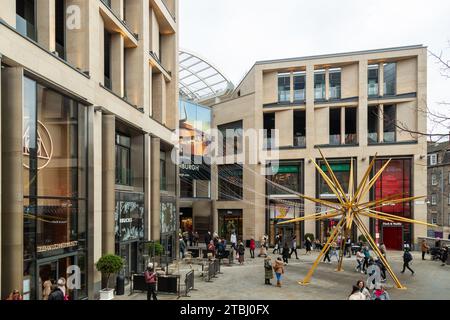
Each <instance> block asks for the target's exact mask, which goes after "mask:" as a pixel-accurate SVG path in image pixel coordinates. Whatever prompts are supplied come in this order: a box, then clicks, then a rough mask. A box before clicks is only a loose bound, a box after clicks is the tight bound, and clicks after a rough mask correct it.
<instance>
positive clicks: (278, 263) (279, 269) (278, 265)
mask: <svg viewBox="0 0 450 320" xmlns="http://www.w3.org/2000/svg"><path fill="white" fill-rule="evenodd" d="M273 270H274V271H275V275H276V277H277V287H279V288H281V280H282V275H283V274H284V263H283V261H282V260H281V258H280V257H278V258H277V260H275V262H274V264H273Z"/></svg>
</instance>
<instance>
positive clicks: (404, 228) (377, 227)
mask: <svg viewBox="0 0 450 320" xmlns="http://www.w3.org/2000/svg"><path fill="white" fill-rule="evenodd" d="M387 161H388V160H387V159H378V160H377V161H376V162H375V166H374V171H373V174H375V172H378V171H379V170H380V169H381V167H382V166H383V165H385V164H386V162H387ZM411 177H412V160H411V159H392V160H391V162H390V163H389V165H388V166H387V167H386V169H385V170H384V171H383V173H382V175H381V177H380V178H379V179H378V180H377V182H376V183H375V186H374V188H373V189H372V195H371V198H372V199H373V200H379V199H383V198H386V197H394V198H406V197H410V196H412V184H411ZM375 210H377V211H381V212H385V213H389V214H393V215H398V216H401V217H405V218H412V210H411V203H410V202H404V203H397V204H395V205H388V206H382V207H378V208H376V209H375ZM371 221H372V223H371V227H372V233H373V234H375V238H376V241H377V242H381V241H383V242H384V244H385V245H386V247H387V248H388V249H395V250H402V248H403V242H404V241H407V242H408V243H410V242H411V239H412V234H411V232H412V228H411V224H409V223H406V224H402V223H390V222H382V221H378V220H375V221H374V220H373V219H371Z"/></svg>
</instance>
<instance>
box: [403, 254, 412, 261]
mask: <svg viewBox="0 0 450 320" xmlns="http://www.w3.org/2000/svg"><path fill="white" fill-rule="evenodd" d="M412 259H413V257H412V255H411V253H410V252H406V253H405V261H407V262H410V261H412Z"/></svg>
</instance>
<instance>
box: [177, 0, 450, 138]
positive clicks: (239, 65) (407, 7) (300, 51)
mask: <svg viewBox="0 0 450 320" xmlns="http://www.w3.org/2000/svg"><path fill="white" fill-rule="evenodd" d="M179 21H180V48H182V49H187V50H190V51H193V52H195V53H198V54H200V55H201V56H202V57H204V58H206V59H207V60H208V61H209V62H211V63H213V64H214V65H215V66H216V67H218V68H219V69H220V70H221V71H222V72H223V73H224V74H225V75H226V76H228V77H229V78H230V80H231V81H232V82H233V83H234V84H235V85H236V84H238V82H239V81H240V80H241V79H242V77H243V76H244V75H245V73H246V72H247V71H248V70H249V69H250V68H251V67H252V66H253V64H254V63H255V62H256V61H258V60H266V59H281V58H289V57H299V56H307V55H316V54H327V53H339V52H346V51H356V50H368V49H377V48H388V47H397V46H405V45H415V44H423V45H425V46H428V49H429V50H430V51H433V52H435V53H438V54H440V53H441V51H442V52H443V54H444V56H446V57H447V58H448V60H450V43H449V41H450V1H448V0H442V1H440V0H428V1H424V0H395V1H394V0H389V1H388V0H376V1H375V0H372V1H363V0H339V1H333V0H328V1H325V0H314V1H312V0H311V1H303V0H180V18H179ZM440 101H448V102H450V79H446V78H445V77H442V76H441V70H440V67H439V65H438V64H436V62H435V60H433V58H431V57H430V58H429V60H428V104H429V105H430V106H431V107H432V108H433V109H440V110H442V107H438V105H437V103H438V102H440ZM449 115H450V112H449ZM429 128H430V125H429ZM441 130H442V129H441Z"/></svg>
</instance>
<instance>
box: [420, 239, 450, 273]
mask: <svg viewBox="0 0 450 320" xmlns="http://www.w3.org/2000/svg"><path fill="white" fill-rule="evenodd" d="M421 250H422V260H426V259H425V255H426V254H430V253H431V252H432V259H433V260H440V261H441V262H442V264H441V266H445V265H446V263H447V260H448V246H447V245H442V243H441V239H440V238H437V239H436V242H435V243H434V247H433V248H430V246H429V245H428V244H427V241H426V240H425V239H423V240H422V243H421Z"/></svg>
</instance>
